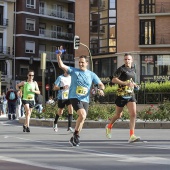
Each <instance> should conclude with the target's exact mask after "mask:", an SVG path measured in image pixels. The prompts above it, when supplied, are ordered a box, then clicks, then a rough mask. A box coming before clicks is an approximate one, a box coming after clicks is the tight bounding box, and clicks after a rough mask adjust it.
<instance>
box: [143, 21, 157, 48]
mask: <svg viewBox="0 0 170 170" xmlns="http://www.w3.org/2000/svg"><path fill="white" fill-rule="evenodd" d="M148 44H155V20H140V45H148Z"/></svg>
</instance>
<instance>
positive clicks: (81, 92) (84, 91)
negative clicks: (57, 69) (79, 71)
mask: <svg viewBox="0 0 170 170" xmlns="http://www.w3.org/2000/svg"><path fill="white" fill-rule="evenodd" d="M87 93H88V89H87V88H86V87H82V86H77V89H76V94H78V95H80V96H85V95H86V94H87Z"/></svg>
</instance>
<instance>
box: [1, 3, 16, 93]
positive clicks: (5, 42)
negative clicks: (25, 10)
mask: <svg viewBox="0 0 170 170" xmlns="http://www.w3.org/2000/svg"><path fill="white" fill-rule="evenodd" d="M14 2H15V1H14V0H6V1H0V71H1V88H0V91H1V92H2V91H4V92H6V91H7V90H8V88H9V86H10V84H11V80H12V77H13V69H12V60H13V25H14V13H13V11H14V4H15V3H14ZM9 11H10V12H9Z"/></svg>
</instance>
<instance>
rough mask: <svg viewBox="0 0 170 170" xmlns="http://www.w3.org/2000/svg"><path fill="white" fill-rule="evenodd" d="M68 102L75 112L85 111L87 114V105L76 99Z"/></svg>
mask: <svg viewBox="0 0 170 170" xmlns="http://www.w3.org/2000/svg"><path fill="white" fill-rule="evenodd" d="M70 101H71V104H72V106H73V108H74V110H75V111H76V112H77V110H79V109H85V111H86V113H88V108H89V103H87V102H82V101H80V100H78V99H76V98H74V99H70Z"/></svg>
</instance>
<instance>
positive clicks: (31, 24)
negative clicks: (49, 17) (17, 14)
mask: <svg viewBox="0 0 170 170" xmlns="http://www.w3.org/2000/svg"><path fill="white" fill-rule="evenodd" d="M25 30H29V31H35V20H34V19H28V18H27V19H26V25H25Z"/></svg>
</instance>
